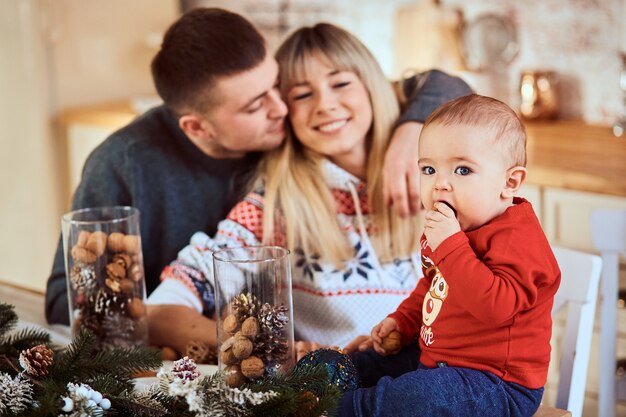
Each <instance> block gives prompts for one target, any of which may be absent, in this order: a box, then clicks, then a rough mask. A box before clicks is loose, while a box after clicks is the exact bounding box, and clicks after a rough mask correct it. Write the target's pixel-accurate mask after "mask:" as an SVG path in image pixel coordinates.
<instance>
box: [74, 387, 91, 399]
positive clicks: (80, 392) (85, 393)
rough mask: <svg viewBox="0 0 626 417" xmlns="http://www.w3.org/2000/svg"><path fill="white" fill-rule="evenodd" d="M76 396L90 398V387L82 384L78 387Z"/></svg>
mask: <svg viewBox="0 0 626 417" xmlns="http://www.w3.org/2000/svg"><path fill="white" fill-rule="evenodd" d="M76 396H77V397H83V398H89V397H90V395H89V389H87V387H85V386H83V385H81V386H80V387H78V388H76Z"/></svg>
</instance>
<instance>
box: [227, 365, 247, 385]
mask: <svg viewBox="0 0 626 417" xmlns="http://www.w3.org/2000/svg"><path fill="white" fill-rule="evenodd" d="M225 371H226V373H227V375H226V378H225V379H224V381H225V382H226V383H227V384H228V386H229V387H231V388H237V387H240V386H241V385H243V383H244V382H246V379H245V377H244V376H243V374H242V373H241V368H239V365H230V366H228V367H226V369H225Z"/></svg>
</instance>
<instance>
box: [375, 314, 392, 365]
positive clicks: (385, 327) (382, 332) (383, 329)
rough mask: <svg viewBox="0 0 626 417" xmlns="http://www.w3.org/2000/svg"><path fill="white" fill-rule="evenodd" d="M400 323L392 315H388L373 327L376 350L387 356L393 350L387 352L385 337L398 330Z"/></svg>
mask: <svg viewBox="0 0 626 417" xmlns="http://www.w3.org/2000/svg"><path fill="white" fill-rule="evenodd" d="M398 330H399V326H398V323H397V322H396V321H395V320H394V319H392V318H391V317H386V318H385V319H384V320H383V321H381V322H380V323H378V324H377V325H376V326H374V328H373V329H372V341H373V342H374V350H375V351H376V353H378V354H379V355H382V356H386V355H388V354H389V353H391V352H387V351H386V350H385V348H384V347H383V339H384V338H385V337H387V336H388V335H389V333H391V332H393V331H398Z"/></svg>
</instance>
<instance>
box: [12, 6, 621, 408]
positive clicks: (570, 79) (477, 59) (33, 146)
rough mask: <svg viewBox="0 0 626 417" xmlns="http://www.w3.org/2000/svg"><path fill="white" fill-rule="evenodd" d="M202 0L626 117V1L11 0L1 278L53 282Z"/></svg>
mask: <svg viewBox="0 0 626 417" xmlns="http://www.w3.org/2000/svg"><path fill="white" fill-rule="evenodd" d="M196 6H217V7H224V8H228V9H231V10H234V11H237V12H240V13H241V14H243V15H245V16H246V17H248V18H249V19H250V20H252V21H253V22H254V23H255V24H256V25H257V26H258V27H259V28H260V29H261V31H262V32H263V33H264V34H265V35H266V37H267V39H268V40H269V43H270V46H271V48H272V50H273V48H274V47H275V46H277V45H278V43H279V42H280V40H281V39H282V38H283V37H284V36H285V35H286V34H287V33H289V32H290V31H291V30H292V29H294V28H297V27H299V26H301V25H305V24H312V23H316V22H318V21H329V22H333V23H337V24H339V25H341V26H343V27H345V28H346V29H348V30H350V31H352V32H353V33H355V34H356V35H357V36H358V37H359V38H360V39H362V40H363V41H364V43H365V44H366V45H367V46H368V47H369V48H370V49H371V50H372V52H373V53H374V55H375V56H376V57H377V58H378V59H379V61H380V63H381V65H382V67H383V69H384V71H385V72H386V73H387V74H388V76H389V78H390V79H395V78H398V77H400V76H402V75H403V74H405V73H406V72H407V71H410V70H411V69H415V70H424V69H428V68H432V67H438V68H442V69H444V70H446V71H449V72H452V73H456V74H458V75H460V76H461V77H463V78H464V79H466V81H467V82H468V83H470V85H472V87H473V88H474V89H475V90H476V91H477V92H479V93H481V94H485V95H491V96H494V97H497V98H499V99H501V100H504V101H506V102H508V103H509V104H510V105H511V106H513V107H514V108H516V109H518V110H520V111H526V112H527V114H528V116H529V117H530V118H542V117H543V118H552V119H557V120H560V121H568V120H577V121H581V123H585V124H589V125H599V126H602V127H603V128H606V129H604V130H602V131H603V132H604V131H606V134H607V135H609V134H611V132H612V130H611V128H612V127H613V126H614V125H616V128H615V131H616V133H619V130H620V126H621V125H620V121H622V122H623V121H624V119H625V116H624V115H625V114H626V110H625V108H624V98H625V94H626V91H625V90H626V69H624V65H626V64H625V63H624V62H623V59H624V58H623V54H624V52H626V1H625V0H548V1H546V0H526V1H519V0H441V1H435V0H421V1H416V0H386V1H380V0H131V1H128V0H2V1H0V191H1V194H0V195H1V197H0V198H1V203H0V235H1V236H2V239H0V260H1V261H2V262H0V282H5V283H9V284H11V285H15V286H19V287H23V288H27V289H29V290H33V291H35V292H43V291H44V290H45V281H46V278H47V276H48V273H49V271H50V267H51V264H52V257H53V253H54V250H55V247H56V244H57V239H58V236H59V231H60V216H61V214H62V213H63V212H65V211H67V209H68V207H69V200H70V197H71V194H72V192H73V189H74V187H75V186H76V184H77V181H78V180H79V178H80V170H81V168H82V164H83V162H84V158H85V157H86V155H87V154H88V153H89V151H90V150H91V149H92V148H93V147H94V146H96V145H97V143H99V142H100V141H101V140H102V139H104V138H105V137H106V135H107V134H109V133H110V132H112V131H113V130H115V129H117V128H119V127H120V126H122V125H124V124H126V123H127V122H129V121H130V120H131V119H132V118H133V117H135V116H136V115H137V114H139V113H141V112H142V111H144V110H146V109H147V108H148V107H150V106H151V105H154V104H155V103H157V102H158V100H157V98H156V96H155V91H154V88H153V85H152V80H151V78H150V72H149V64H150V61H151V59H152V57H153V55H154V54H155V52H156V51H157V49H158V47H159V44H160V40H161V37H162V34H163V32H164V30H165V29H166V28H167V27H168V26H169V24H171V23H172V22H173V21H174V20H175V19H176V18H177V17H178V16H179V15H180V13H181V12H182V11H184V10H188V9H190V8H193V7H196ZM523 74H526V77H527V78H525V79H526V80H527V82H528V83H530V84H529V85H530V86H531V87H532V88H531V92H533V93H536V92H537V91H544V94H546V95H547V96H546V97H547V99H544V101H543V104H541V105H542V106H544V108H541V106H539V107H537V106H534V104H533V102H532V99H531V102H526V103H525V102H524V101H525V100H527V99H528V98H527V97H526V98H525V97H524V96H523V95H522V94H521V92H520V81H521V78H522V75H523ZM528 77H529V78H528ZM620 77H621V86H620ZM537 81H538V82H537ZM533 83H534V84H533ZM522 90H523V89H522ZM550 94H552V95H553V97H551V96H549V95H550ZM535 104H536V103H535ZM524 106H526V107H524ZM622 139H623V141H625V142H626V137H623V138H622ZM598 146H602V145H601V144H599V145H598ZM621 163H622V164H626V161H623V160H622V161H621ZM617 164H619V161H618V162H617ZM573 168H574V169H575V168H576V167H573ZM618 181H619V180H618ZM621 181H626V178H621ZM622 188H623V187H622ZM541 192H543V191H537V193H541ZM559 192H560V191H559ZM566 192H568V191H566ZM608 194H612V195H609V196H606V197H605V196H604V195H603V193H602V192H601V193H595V194H591V193H590V194H589V195H587V194H582V197H580V196H579V195H578V194H576V195H575V196H574V197H572V198H574V199H573V200H572V198H570V197H571V196H570V195H566V199H567V204H568V205H570V204H572V201H574V202H579V201H585V202H587V201H591V200H589V198H591V199H593V198H599V199H600V200H598V201H600V202H601V203H598V204H600V205H602V206H617V207H626V195H615V194H616V193H608ZM542 195H543V194H537V196H542ZM557 195H558V196H562V195H563V194H557ZM579 197H580V199H579V200H576V199H577V198H579ZM588 197H589V198H588ZM538 198H539V197H538ZM559 198H561V197H559ZM594 201H595V200H594ZM576 204H578V203H576ZM594 204H595V203H594ZM568 221H569V220H568ZM544 227H546V225H545V224H544ZM573 233H574V236H573V237H572V239H571V240H568V239H564V241H563V242H560V243H565V244H566V245H567V244H568V243H570V245H569V246H572V247H578V248H579V249H587V248H588V247H589V245H588V244H587V243H586V242H587V240H588V232H582V235H580V234H578V235H576V231H574V232H573ZM584 233H587V235H585V234H584ZM580 236H582V237H580ZM577 239H582V241H581V242H582V243H581V242H578V241H577ZM590 250H592V249H590ZM0 291H2V290H1V289H0ZM2 298H3V297H2V294H1V293H0V299H2ZM622 321H626V320H622ZM623 327H626V326H623ZM589 409H590V410H593V409H594V408H593V407H591V406H590V408H589ZM621 410H622V411H624V410H626V408H623V409H621ZM624 413H625V414H623V415H626V411H624ZM590 415H592V414H590Z"/></svg>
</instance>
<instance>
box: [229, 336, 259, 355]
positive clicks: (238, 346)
mask: <svg viewBox="0 0 626 417" xmlns="http://www.w3.org/2000/svg"><path fill="white" fill-rule="evenodd" d="M253 347H254V346H253V345H252V342H251V341H250V340H249V339H248V338H245V337H239V338H236V339H235V343H233V355H235V357H236V358H237V359H245V358H247V357H248V356H250V355H251V354H252V349H253Z"/></svg>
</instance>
